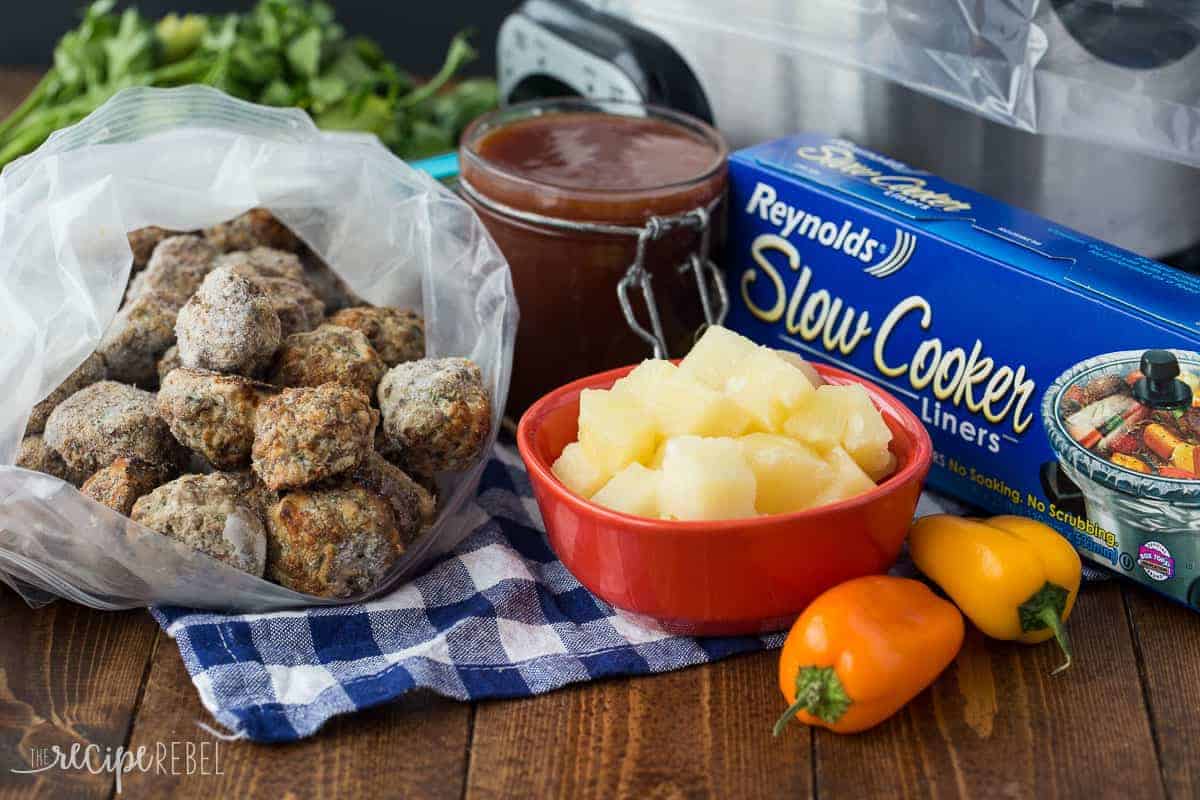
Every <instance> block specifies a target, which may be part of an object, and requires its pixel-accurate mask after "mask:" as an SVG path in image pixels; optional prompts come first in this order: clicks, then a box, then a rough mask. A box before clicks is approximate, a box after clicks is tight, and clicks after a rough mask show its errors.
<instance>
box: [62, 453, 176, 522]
mask: <svg viewBox="0 0 1200 800" xmlns="http://www.w3.org/2000/svg"><path fill="white" fill-rule="evenodd" d="M170 477H171V470H169V469H166V468H164V467H160V466H155V465H153V464H147V463H145V462H144V461H138V460H137V459H136V458H118V459H117V460H116V461H114V462H112V463H111V464H109V465H108V466H107V467H105V468H104V469H102V470H100V471H99V472H97V473H95V474H94V475H92V477H90V478H88V479H87V480H86V481H84V484H83V488H82V489H80V491H81V492H82V493H83V494H84V495H86V496H87V497H90V498H92V499H93V500H95V501H96V502H97V503H102V504H104V505H106V506H108V507H109V508H111V509H112V510H113V511H116V512H117V513H118V514H124V515H125V516H127V517H128V516H129V515H130V514H131V513H132V512H133V504H134V503H136V502H137V501H138V498H140V497H142V496H143V495H146V494H149V493H150V492H151V491H152V490H153V489H154V488H155V487H156V486H161V485H162V484H163V483H166V481H167V480H169V479H170Z"/></svg>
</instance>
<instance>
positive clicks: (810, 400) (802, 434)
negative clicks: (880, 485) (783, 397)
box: [783, 383, 893, 477]
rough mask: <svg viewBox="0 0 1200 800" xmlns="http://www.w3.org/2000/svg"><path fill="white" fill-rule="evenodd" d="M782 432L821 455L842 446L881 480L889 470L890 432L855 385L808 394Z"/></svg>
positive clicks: (862, 389) (891, 461) (824, 387)
mask: <svg viewBox="0 0 1200 800" xmlns="http://www.w3.org/2000/svg"><path fill="white" fill-rule="evenodd" d="M783 429H784V432H785V433H787V434H788V435H789V436H793V437H795V438H796V439H798V440H800V441H801V442H804V443H805V444H807V445H809V446H810V447H813V448H815V449H817V450H818V451H820V452H822V453H826V452H828V451H829V450H830V449H831V448H833V447H835V446H838V445H840V446H842V447H843V448H845V450H846V452H847V453H849V454H850V456H851V458H853V459H854V460H855V462H856V463H857V464H858V466H859V467H861V468H862V469H863V470H864V471H865V472H866V473H867V474H868V475H877V476H880V477H882V476H884V475H886V474H888V472H889V471H890V469H891V468H892V464H893V460H892V454H891V452H890V451H889V450H888V443H889V442H891V441H892V432H891V430H890V429H889V428H888V426H887V423H885V422H884V421H883V415H882V414H880V413H879V410H878V409H877V408H875V405H874V404H873V403H872V402H871V396H870V395H868V394H867V390H866V389H864V388H863V387H861V386H859V385H857V384H852V383H851V384H846V385H844V386H822V387H820V388H819V389H817V390H816V391H815V392H812V393H810V394H809V396H808V397H806V398H805V400H804V402H803V403H802V404H801V406H800V408H799V409H798V410H797V411H796V413H795V414H793V415H792V416H791V417H790V418H789V419H788V421H787V422H786V423H785V424H784V426H783Z"/></svg>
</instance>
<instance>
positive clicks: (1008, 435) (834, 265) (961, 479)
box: [724, 135, 1200, 605]
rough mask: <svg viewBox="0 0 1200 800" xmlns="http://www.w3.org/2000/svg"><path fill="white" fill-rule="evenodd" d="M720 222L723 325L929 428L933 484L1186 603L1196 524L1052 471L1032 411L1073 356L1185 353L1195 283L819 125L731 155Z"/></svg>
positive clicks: (1199, 324)
mask: <svg viewBox="0 0 1200 800" xmlns="http://www.w3.org/2000/svg"><path fill="white" fill-rule="evenodd" d="M1120 190H1121V189H1120V187H1119V186H1114V187H1113V191H1114V192H1119V191H1120ZM1163 202H1171V200H1170V198H1163ZM729 221H730V229H729V236H728V240H727V241H728V245H727V252H726V256H725V259H724V267H725V271H726V279H727V281H728V288H729V294H730V299H731V310H730V314H729V320H728V324H729V326H730V327H732V328H734V329H735V330H738V331H740V332H742V333H743V334H745V335H747V336H749V337H751V338H753V339H755V340H757V341H759V342H761V343H763V344H767V345H770V346H772V347H781V348H788V349H792V350H795V351H797V352H799V353H800V354H801V355H803V356H805V357H807V358H811V359H813V360H816V361H824V362H829V363H832V364H835V365H837V366H840V367H842V368H844V369H846V370H849V371H851V372H854V373H857V374H859V375H861V376H864V377H866V378H869V379H870V380H872V381H875V382H876V383H879V384H880V385H882V386H884V387H886V388H887V389H889V390H890V391H892V392H893V393H894V394H896V395H897V396H899V397H901V398H903V399H904V400H905V401H907V403H908V405H909V406H910V407H911V408H912V410H913V411H914V412H916V414H917V415H918V416H919V417H920V418H921V420H922V421H923V422H924V423H925V425H926V427H927V428H928V429H929V431H930V434H931V436H932V438H933V443H934V450H935V456H934V466H933V470H932V472H931V475H930V479H929V483H930V485H932V486H933V487H935V488H937V489H939V490H941V491H943V492H946V493H948V494H951V495H954V496H956V497H958V498H961V499H962V500H964V501H966V502H968V503H971V504H974V505H976V506H980V507H982V508H984V509H987V510H988V511H990V512H992V513H997V514H1004V513H1015V514H1023V515H1026V516H1031V517H1035V518H1039V519H1042V520H1043V521H1046V522H1048V523H1050V524H1052V525H1053V526H1054V527H1055V528H1057V529H1058V530H1059V531H1061V532H1062V533H1064V534H1065V535H1067V536H1068V537H1069V538H1070V539H1071V541H1072V542H1073V543H1074V544H1075V545H1076V547H1077V548H1078V549H1079V550H1080V551H1081V552H1082V553H1083V554H1084V555H1085V556H1086V557H1088V558H1090V559H1091V560H1092V561H1094V562H1096V563H1099V564H1102V565H1104V566H1107V567H1109V568H1112V569H1114V570H1116V571H1118V572H1121V573H1123V574H1125V575H1128V576H1129V577H1132V578H1135V579H1137V580H1139V581H1141V582H1143V583H1146V584H1147V585H1151V586H1153V588H1155V589H1156V590H1159V591H1162V592H1164V593H1166V594H1168V595H1170V596H1172V597H1174V598H1175V599H1178V600H1181V601H1183V602H1190V603H1191V604H1193V605H1196V604H1200V579H1198V578H1197V575H1200V547H1198V546H1197V545H1196V542H1195V541H1194V540H1196V539H1200V535H1197V534H1200V527H1195V528H1192V529H1191V530H1190V531H1181V530H1175V531H1174V532H1171V531H1165V532H1164V531H1161V530H1160V531H1157V532H1156V531H1155V530H1153V529H1152V530H1150V531H1149V532H1145V531H1141V532H1139V531H1128V530H1118V528H1120V527H1121V526H1120V525H1119V524H1117V523H1110V522H1109V521H1108V518H1107V517H1105V516H1104V515H1103V514H1102V513H1100V512H1097V510H1096V509H1095V508H1092V507H1091V506H1087V505H1085V504H1084V503H1083V501H1082V498H1080V497H1078V496H1077V493H1073V492H1072V491H1071V490H1072V488H1076V489H1078V488H1079V487H1077V486H1074V487H1073V484H1072V482H1071V481H1069V480H1068V481H1063V480H1061V479H1062V478H1063V475H1062V474H1056V473H1055V466H1056V465H1057V464H1058V463H1059V457H1058V456H1059V454H1058V453H1057V452H1056V450H1055V449H1054V448H1053V447H1052V446H1051V441H1050V438H1049V434H1048V432H1047V430H1046V426H1045V425H1044V422H1043V402H1044V400H1045V395H1046V393H1047V390H1048V389H1049V388H1050V387H1051V385H1052V384H1054V383H1055V381H1056V380H1058V379H1059V378H1060V376H1063V375H1064V373H1066V372H1068V371H1070V370H1071V369H1072V368H1073V367H1076V366H1077V365H1080V364H1081V362H1086V361H1088V360H1089V359H1094V358H1095V357H1097V356H1102V355H1104V354H1111V353H1114V352H1118V351H1142V350H1147V349H1152V348H1172V349H1177V350H1180V351H1189V352H1190V351H1196V350H1200V280H1197V279H1196V278H1193V277H1192V276H1190V275H1187V274H1184V273H1181V272H1178V271H1175V270H1173V269H1171V268H1169V267H1166V266H1164V265H1162V264H1159V263H1157V262H1155V261H1152V260H1150V259H1146V258H1143V257H1141V256H1138V255H1135V254H1133V253H1130V252H1126V251H1124V250H1120V249H1118V248H1116V247H1113V246H1111V245H1108V244H1106V243H1104V242H1101V241H1098V240H1096V239H1093V238H1091V237H1088V236H1085V235H1083V234H1080V233H1078V232H1076V231H1072V230H1069V229H1067V228H1064V227H1062V226H1060V225H1056V224H1055V223H1052V222H1049V221H1047V220H1045V219H1042V218H1040V217H1037V216H1035V215H1033V214H1030V213H1027V212H1025V211H1022V210H1020V209H1016V208H1012V207H1010V206H1007V205H1005V204H1003V203H1000V202H998V201H996V200H994V199H992V198H989V197H986V196H984V195H981V194H979V193H977V192H974V191H971V190H969V189H966V188H963V187H961V186H956V185H954V184H952V183H948V182H946V181H943V180H941V179H939V178H937V177H936V176H933V175H931V174H929V173H927V172H923V171H921V170H917V169H913V168H912V167H909V166H907V165H905V164H902V163H899V162H897V161H895V160H893V159H890V158H887V157H885V156H881V155H879V154H876V153H873V152H870V151H868V150H865V149H863V148H860V147H858V146H856V145H854V144H853V143H851V142H848V141H845V140H841V139H832V138H828V137H825V136H820V135H801V136H796V137H792V138H788V139H783V140H779V141H774V142H769V143H766V144H762V145H758V146H756V147H752V148H749V149H746V150H742V151H739V152H737V153H735V154H734V155H733V156H732V158H731V162H730V202H729ZM1133 379H1136V376H1134V377H1133V378H1131V380H1133ZM1197 402H1198V405H1200V401H1197ZM1047 407H1049V406H1047ZM1164 474H1166V473H1164ZM1074 477H1079V476H1078V475H1076V476H1074ZM1135 477H1136V476H1135ZM1198 486H1200V484H1198ZM1089 514H1090V516H1089ZM1172 537H1174V538H1172ZM1147 548H1149V549H1147ZM1162 550H1165V551H1168V554H1167V555H1163V554H1162V552H1160V551H1162ZM1166 561H1170V563H1171V566H1170V568H1169V570H1167V568H1165V567H1163V566H1162V565H1163V564H1164V563H1166ZM1166 571H1169V572H1170V574H1169V575H1166V577H1163V576H1164V574H1165V572H1166Z"/></svg>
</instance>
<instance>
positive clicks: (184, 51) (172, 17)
mask: <svg viewBox="0 0 1200 800" xmlns="http://www.w3.org/2000/svg"><path fill="white" fill-rule="evenodd" d="M207 32H208V20H207V19H206V18H205V17H203V16H201V15H200V14H188V15H187V16H183V17H181V16H179V15H178V14H167V15H166V16H165V17H163V18H162V19H160V20H159V21H158V24H157V25H155V26H154V34H155V37H156V38H157V39H158V44H159V47H161V48H162V56H163V60H164V61H166V63H168V64H174V63H175V62H176V61H182V60H183V59H185V58H187V57H188V56H190V55H191V54H192V53H194V52H195V51H196V48H198V47H199V46H200V42H201V41H203V39H204V34H205V33H207Z"/></svg>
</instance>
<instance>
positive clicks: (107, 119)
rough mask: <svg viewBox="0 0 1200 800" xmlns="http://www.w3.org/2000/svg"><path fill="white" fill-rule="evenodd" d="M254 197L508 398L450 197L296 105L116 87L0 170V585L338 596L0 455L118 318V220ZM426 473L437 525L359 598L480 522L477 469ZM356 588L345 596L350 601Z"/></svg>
mask: <svg viewBox="0 0 1200 800" xmlns="http://www.w3.org/2000/svg"><path fill="white" fill-rule="evenodd" d="M256 206H263V207H266V208H269V209H271V211H272V212H274V213H275V215H276V216H277V217H279V218H280V219H281V220H282V221H283V222H284V223H285V224H287V225H288V226H289V227H290V228H291V229H292V230H294V231H295V232H296V233H297V234H298V235H299V236H300V237H301V238H302V239H303V240H304V241H305V242H306V243H307V244H308V245H309V246H310V247H311V248H312V249H313V250H314V251H315V252H316V253H317V254H318V255H319V256H320V257H322V258H323V259H324V260H325V261H326V262H327V263H328V264H329V265H330V266H331V267H332V268H333V269H334V270H335V271H336V272H337V273H338V274H339V275H340V276H341V277H342V278H343V279H344V280H345V281H346V283H347V284H348V285H349V286H350V288H351V289H353V290H354V291H355V292H357V293H358V294H359V295H360V296H362V297H363V298H365V299H366V300H368V301H370V302H372V303H376V304H380V305H400V306H408V307H416V308H422V309H423V311H424V315H425V320H426V326H427V327H426V336H427V351H428V355H430V356H435V357H437V356H450V355H456V356H466V357H469V358H471V359H473V360H474V361H475V362H476V363H477V364H478V365H479V367H480V369H481V370H482V372H483V376H484V381H485V385H486V386H487V387H488V388H489V390H490V391H491V395H492V398H493V420H492V421H493V425H492V438H491V439H490V440H489V442H488V449H489V451H490V447H491V444H492V442H493V441H494V438H495V433H496V431H497V430H498V428H499V425H500V419H501V415H502V413H503V409H504V405H505V399H506V397H507V393H508V383H509V376H510V371H511V366H512V349H513V339H514V335H515V331H516V323H517V306H516V301H515V299H514V295H513V290H512V284H511V281H510V279H509V272H508V266H507V264H506V263H505V261H504V259H503V257H502V256H501V254H500V252H499V251H498V250H497V248H496V246H495V245H494V244H493V242H492V240H491V238H490V237H489V236H488V235H487V233H486V231H485V230H484V228H483V226H482V224H481V223H480V222H479V220H478V218H477V217H476V216H475V215H474V213H473V212H472V211H471V210H470V209H469V208H468V207H467V206H466V204H465V203H463V202H462V201H461V200H459V199H458V197H457V196H455V195H454V194H453V193H452V192H450V191H449V190H447V189H446V188H445V187H443V186H441V185H440V184H438V183H437V182H435V181H434V180H432V179H431V178H429V177H428V176H426V175H424V174H423V173H421V172H418V171H416V170H414V169H412V168H410V167H409V166H407V165H406V164H404V163H403V162H402V161H400V160H399V159H397V158H395V157H394V156H393V155H392V154H390V153H389V152H388V151H387V150H386V149H385V148H383V146H382V145H380V144H379V143H378V142H377V141H374V140H373V139H366V138H363V137H356V136H341V135H337V134H325V133H321V132H320V131H318V130H317V129H316V127H315V126H313V124H312V123H311V121H310V120H309V118H308V116H307V115H306V114H305V113H304V112H302V111H298V110H284V109H269V108H264V107H261V106H255V105H252V104H249V103H245V102H241V101H238V100H234V99H232V98H230V97H228V96H226V95H224V94H222V93H220V92H217V91H215V90H212V89H208V88H202V87H187V88H182V89H169V90H164V89H142V88H138V89H129V90H125V91H123V92H121V93H119V94H118V95H116V96H115V97H113V98H112V100H110V101H109V102H108V103H106V104H105V105H104V106H103V107H102V108H101V109H100V110H98V111H97V112H96V113H95V114H93V115H91V116H90V117H88V118H87V119H86V120H84V121H83V122H81V123H79V124H78V125H76V126H74V127H72V128H69V129H66V130H63V131H61V132H59V133H56V134H55V135H54V136H52V137H51V138H50V140H49V141H47V142H46V144H45V145H43V146H42V147H41V148H40V149H39V150H38V151H37V152H35V153H33V154H31V155H29V156H27V157H25V158H23V159H21V160H19V161H17V162H14V163H13V164H11V165H9V166H8V167H7V168H6V169H5V170H4V172H3V174H0V336H2V337H3V346H2V347H0V386H3V387H4V395H5V397H4V402H3V404H0V580H4V581H5V582H6V583H8V584H9V585H10V586H12V587H13V588H15V589H16V590H17V591H19V592H20V593H21V594H22V595H24V596H25V598H26V599H27V600H28V601H29V602H31V603H40V602H46V601H48V600H49V599H51V598H52V597H53V596H61V597H66V598H68V599H70V600H73V601H75V602H78V603H82V604H84V605H88V606H92V607H94V608H103V609H115V608H130V607H139V606H145V605H150V604H172V605H185V606H195V607H201V608H209V609H220V610H239V611H267V610H271V609H278V608H286V607H295V606H304V605H316V604H328V603H332V602H334V601H330V600H325V599H321V598H314V597H310V596H307V595H301V594H297V593H295V592H292V591H290V590H287V589H284V588H283V587H280V586H277V585H274V584H272V583H269V582H267V581H265V580H261V579H258V578H254V577H252V576H250V575H248V574H246V573H242V572H238V571H236V570H233V569H232V568H229V567H226V566H224V565H222V564H220V563H218V562H216V561H214V560H212V559H210V558H208V557H207V556H204V555H202V554H199V553H197V552H195V551H193V550H191V549H189V548H187V547H185V546H183V545H180V544H177V543H176V542H175V541H173V540H171V539H169V538H167V537H165V536H161V535H159V534H157V533H154V532H152V531H149V530H148V529H146V528H143V527H142V526H140V525H137V524H135V523H133V522H131V521H130V520H128V519H127V518H125V517H123V516H121V515H120V514H117V513H116V512H114V511H111V510H110V509H108V508H106V507H104V506H102V505H100V504H98V503H96V502H94V501H92V500H90V499H88V498H86V497H84V496H83V495H81V494H80V493H79V492H78V491H77V490H76V489H75V488H74V487H72V486H70V485H69V484H66V483H64V482H62V481H60V480H58V479H56V478H52V477H50V476H47V475H43V474H41V473H37V472H30V471H28V470H23V469H19V468H17V467H14V466H12V464H13V463H14V461H15V458H16V453H17V449H18V446H19V443H20V440H21V437H22V434H23V431H24V429H25V425H26V421H27V419H28V416H29V412H30V409H31V408H32V407H33V405H34V404H35V403H36V402H37V401H38V400H40V399H41V398H43V397H45V396H46V395H47V394H49V393H50V392H51V391H52V390H53V389H54V388H55V387H56V386H57V385H58V384H59V383H60V382H61V381H62V380H63V379H64V378H65V377H67V375H69V374H70V373H71V371H72V370H74V369H75V367H76V366H78V365H79V364H80V363H81V362H82V361H83V360H84V358H85V357H86V356H87V355H88V354H89V353H91V352H92V351H93V350H94V349H95V347H96V345H97V344H98V342H99V341H100V337H101V335H102V333H103V332H104V330H105V328H106V327H107V326H108V324H109V322H110V321H111V320H112V318H113V316H114V314H115V313H116V310H117V307H118V305H119V304H120V301H121V296H122V293H123V292H124V289H125V284H126V281H127V279H128V275H129V270H130V265H131V263H132V254H131V252H130V250H129V246H128V243H127V240H126V232H127V231H131V230H135V229H137V228H141V227H144V226H147V225H158V226H162V227H165V228H171V229H178V230H191V229H196V228H201V227H206V226H210V225H213V224H216V223H218V222H221V221H223V220H226V219H229V218H231V217H233V216H236V215H237V214H240V213H242V212H244V211H246V210H247V209H250V208H253V207H256ZM484 461H485V459H481V460H480V463H477V464H476V465H475V466H473V467H472V468H471V469H470V470H468V471H466V472H463V473H457V474H452V475H449V474H448V475H444V476H439V489H440V496H441V504H440V513H439V517H438V520H437V522H436V524H435V525H434V527H433V529H432V530H431V531H429V532H428V533H426V534H425V535H424V536H423V537H422V538H421V539H419V540H418V541H417V543H415V544H414V545H413V546H412V547H411V548H409V550H408V551H407V552H406V553H405V554H404V556H403V557H402V558H401V559H400V561H399V562H398V563H397V565H396V567H395V568H394V569H393V571H392V573H391V574H390V576H389V578H388V579H387V580H386V581H385V582H384V583H383V584H382V585H380V586H379V587H377V588H376V590H375V593H378V592H381V591H385V590H386V589H388V588H389V587H391V586H394V585H396V584H397V583H398V582H400V581H403V580H405V579H406V578H407V577H409V576H411V575H413V574H414V573H415V572H416V571H417V570H419V569H420V568H421V567H422V566H423V565H424V564H426V563H427V562H428V561H429V560H430V559H431V558H433V557H434V556H436V555H438V554H441V553H444V552H446V551H447V550H449V549H450V548H452V547H453V546H454V545H455V544H457V543H458V542H459V541H461V539H462V538H463V537H465V536H466V535H467V534H468V533H470V531H471V530H472V529H473V528H474V527H475V526H476V525H477V524H478V523H479V522H480V521H481V520H482V519H483V512H482V511H481V510H480V509H479V508H478V507H477V506H475V504H474V501H473V498H474V495H475V490H476V488H477V486H478V483H479V478H480V476H481V474H482V472H483V469H484ZM354 599H361V598H354Z"/></svg>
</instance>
